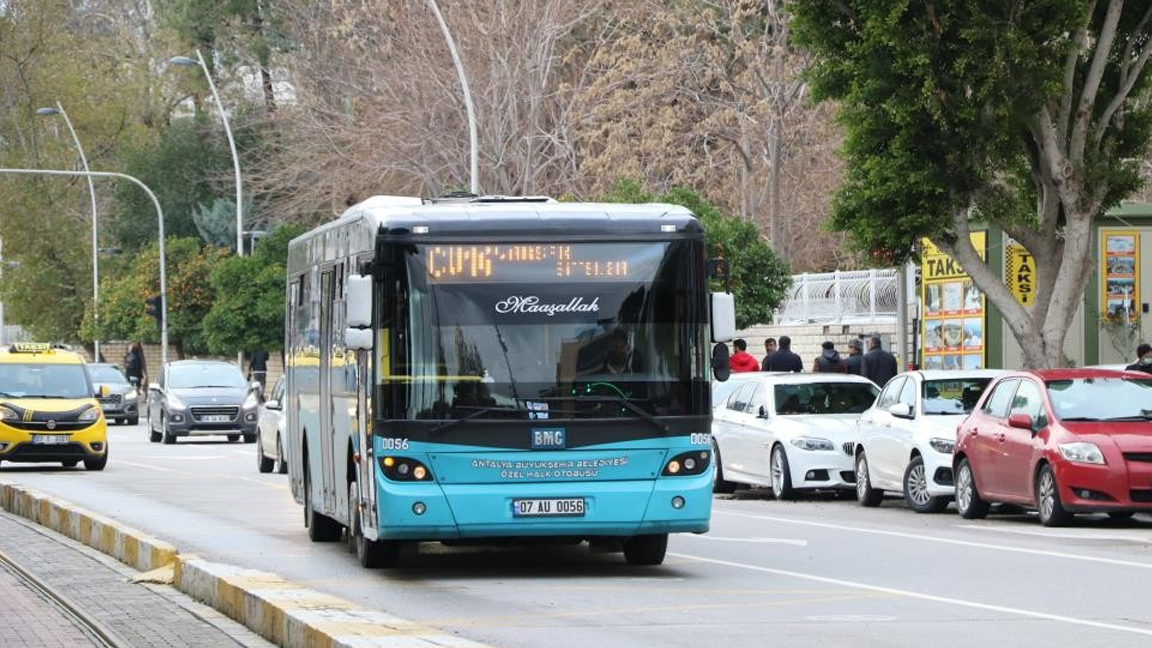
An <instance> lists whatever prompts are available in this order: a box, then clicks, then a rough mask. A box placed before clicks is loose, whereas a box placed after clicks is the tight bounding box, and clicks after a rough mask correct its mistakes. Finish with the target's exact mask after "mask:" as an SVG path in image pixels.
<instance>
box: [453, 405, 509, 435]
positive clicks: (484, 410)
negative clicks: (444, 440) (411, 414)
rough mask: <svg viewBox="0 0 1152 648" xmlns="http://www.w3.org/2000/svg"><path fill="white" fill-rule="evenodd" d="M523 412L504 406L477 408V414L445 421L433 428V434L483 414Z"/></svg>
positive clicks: (473, 413)
mask: <svg viewBox="0 0 1152 648" xmlns="http://www.w3.org/2000/svg"><path fill="white" fill-rule="evenodd" d="M457 409H469V408H463V407H458V408H457ZM523 411H524V410H523V409H521V408H519V407H504V406H502V405H496V406H493V407H477V408H476V411H475V412H472V413H471V414H468V415H467V416H461V417H460V418H458V419H452V420H451V421H445V422H443V423H441V424H440V425H437V426H436V427H434V428H432V432H433V433H435V432H442V431H444V430H447V429H448V428H450V427H454V426H456V425H458V424H460V423H463V422H464V421H468V420H471V419H474V418H477V417H479V416H481V415H483V414H488V413H491V412H523Z"/></svg>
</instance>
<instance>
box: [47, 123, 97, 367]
mask: <svg viewBox="0 0 1152 648" xmlns="http://www.w3.org/2000/svg"><path fill="white" fill-rule="evenodd" d="M36 114H38V115H41V116H45V117H50V116H53V115H60V116H61V117H63V118H64V123H65V124H66V125H67V126H68V132H69V133H71V134H72V141H73V142H75V144H76V151H77V152H78V153H79V154H80V163H81V164H82V165H83V167H84V172H85V173H88V172H89V169H88V156H86V155H84V147H83V146H80V138H79V137H77V136H76V129H75V128H73V127H72V120H71V119H69V118H68V113H67V112H66V111H65V110H64V105H63V104H61V103H60V102H59V101H57V102H56V107H55V108H48V107H45V108H40V109H38V110H37V111H36ZM87 179H88V195H89V196H90V197H91V199H92V306H93V308H94V310H93V317H94V318H95V321H96V322H97V323H99V322H100V257H99V249H100V248H99V246H100V243H99V241H98V240H97V226H96V186H95V185H94V184H93V183H92V176H90V175H89V176H87ZM92 347H93V356H95V359H96V362H100V338H99V337H97V338H96V339H95V340H93V341H92Z"/></svg>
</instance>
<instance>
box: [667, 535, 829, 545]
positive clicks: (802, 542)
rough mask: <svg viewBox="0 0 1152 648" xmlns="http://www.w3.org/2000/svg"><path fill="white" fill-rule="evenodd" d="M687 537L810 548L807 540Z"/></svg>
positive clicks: (689, 536) (688, 536) (708, 536)
mask: <svg viewBox="0 0 1152 648" xmlns="http://www.w3.org/2000/svg"><path fill="white" fill-rule="evenodd" d="M685 537H687V538H691V539H693V540H715V541H717V542H754V543H763V544H785V545H792V546H794V547H807V546H808V541H807V540H793V539H791V538H760V537H755V538H725V537H723V536H714V535H707V534H705V535H687V536H685Z"/></svg>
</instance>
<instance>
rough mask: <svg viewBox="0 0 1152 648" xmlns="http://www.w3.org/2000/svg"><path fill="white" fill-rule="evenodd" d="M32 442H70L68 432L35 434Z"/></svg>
mask: <svg viewBox="0 0 1152 648" xmlns="http://www.w3.org/2000/svg"><path fill="white" fill-rule="evenodd" d="M32 443H41V444H44V445H60V444H63V443H68V435H67V434H33V435H32Z"/></svg>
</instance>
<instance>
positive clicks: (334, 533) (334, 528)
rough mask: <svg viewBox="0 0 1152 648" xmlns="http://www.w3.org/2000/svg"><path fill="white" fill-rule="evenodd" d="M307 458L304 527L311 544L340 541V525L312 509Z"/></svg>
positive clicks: (305, 466)
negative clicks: (306, 528)
mask: <svg viewBox="0 0 1152 648" xmlns="http://www.w3.org/2000/svg"><path fill="white" fill-rule="evenodd" d="M311 472H312V471H311V470H309V469H308V457H307V456H305V457H304V526H306V527H308V539H309V540H311V541H312V542H336V541H337V540H339V539H340V530H341V527H340V524H339V523H338V522H337V521H336V520H333V519H332V518H330V517H328V516H327V515H324V514H322V513H317V512H316V509H314V508H313V507H312V477H311Z"/></svg>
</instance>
